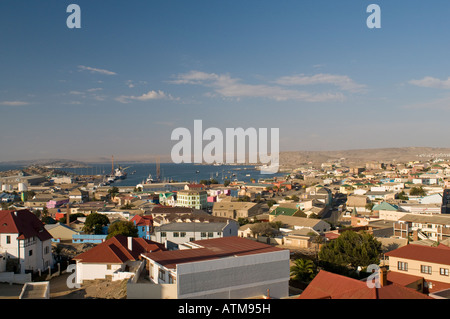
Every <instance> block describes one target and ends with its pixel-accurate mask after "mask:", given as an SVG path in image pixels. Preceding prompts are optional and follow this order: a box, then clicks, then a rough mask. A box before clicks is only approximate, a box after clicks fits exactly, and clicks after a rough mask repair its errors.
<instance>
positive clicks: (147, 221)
mask: <svg viewBox="0 0 450 319" xmlns="http://www.w3.org/2000/svg"><path fill="white" fill-rule="evenodd" d="M130 221H131V222H136V226H152V225H153V217H152V216H151V215H144V216H140V215H136V216H134V217H133V218H132V219H131V220H130Z"/></svg>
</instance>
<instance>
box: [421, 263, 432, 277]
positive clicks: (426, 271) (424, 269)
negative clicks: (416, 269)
mask: <svg viewBox="0 0 450 319" xmlns="http://www.w3.org/2000/svg"><path fill="white" fill-rule="evenodd" d="M420 272H421V273H423V274H430V275H431V266H426V265H420Z"/></svg>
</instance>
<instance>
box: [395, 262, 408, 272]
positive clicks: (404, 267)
mask: <svg viewBox="0 0 450 319" xmlns="http://www.w3.org/2000/svg"><path fill="white" fill-rule="evenodd" d="M397 268H398V270H404V271H408V263H405V262H402V261H399V262H398V264H397Z"/></svg>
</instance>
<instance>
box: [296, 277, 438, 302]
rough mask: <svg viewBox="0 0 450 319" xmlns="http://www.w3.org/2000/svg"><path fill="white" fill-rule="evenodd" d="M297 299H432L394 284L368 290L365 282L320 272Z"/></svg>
mask: <svg viewBox="0 0 450 319" xmlns="http://www.w3.org/2000/svg"><path fill="white" fill-rule="evenodd" d="M299 299H432V298H431V297H428V296H427V295H424V294H422V293H420V292H417V291H415V290H413V289H410V288H406V287H403V286H401V285H398V284H396V283H388V284H387V285H385V286H382V287H380V288H369V287H368V286H367V284H366V282H365V281H361V280H357V279H353V278H349V277H345V276H341V275H338V274H334V273H331V272H328V271H325V270H321V271H320V272H319V273H318V274H317V275H316V277H314V279H313V281H312V282H311V283H310V284H309V285H308V286H307V287H306V289H305V290H304V291H303V292H302V294H301V295H300V296H299Z"/></svg>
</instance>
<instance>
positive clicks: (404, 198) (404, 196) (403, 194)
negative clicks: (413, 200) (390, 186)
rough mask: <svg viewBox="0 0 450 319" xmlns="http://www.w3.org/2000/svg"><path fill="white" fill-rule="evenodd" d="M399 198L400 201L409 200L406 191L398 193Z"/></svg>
mask: <svg viewBox="0 0 450 319" xmlns="http://www.w3.org/2000/svg"><path fill="white" fill-rule="evenodd" d="M397 198H398V199H400V200H408V199H409V197H408V196H407V195H406V193H405V191H401V192H400V193H398V195H397Z"/></svg>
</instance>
